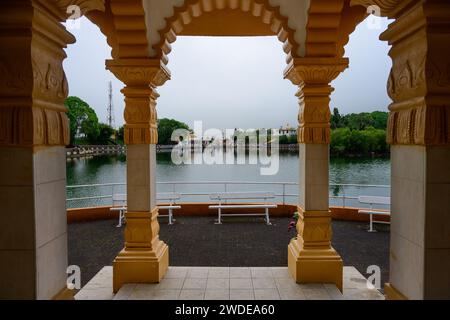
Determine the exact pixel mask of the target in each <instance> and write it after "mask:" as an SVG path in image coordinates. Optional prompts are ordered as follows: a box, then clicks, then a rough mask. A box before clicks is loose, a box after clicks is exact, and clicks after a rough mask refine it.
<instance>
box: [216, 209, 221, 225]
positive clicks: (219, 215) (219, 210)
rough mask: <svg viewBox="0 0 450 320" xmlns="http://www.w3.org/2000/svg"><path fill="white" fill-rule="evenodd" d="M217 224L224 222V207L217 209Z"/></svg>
mask: <svg viewBox="0 0 450 320" xmlns="http://www.w3.org/2000/svg"><path fill="white" fill-rule="evenodd" d="M216 224H222V209H220V208H219V209H217V222H216Z"/></svg>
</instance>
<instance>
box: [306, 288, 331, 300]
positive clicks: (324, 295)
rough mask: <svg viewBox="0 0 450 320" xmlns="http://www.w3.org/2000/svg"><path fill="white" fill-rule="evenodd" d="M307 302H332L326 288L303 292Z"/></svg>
mask: <svg viewBox="0 0 450 320" xmlns="http://www.w3.org/2000/svg"><path fill="white" fill-rule="evenodd" d="M302 292H303V294H304V295H305V297H306V299H307V300H332V299H331V296H330V295H329V294H328V291H327V290H326V289H325V288H322V289H304V290H302Z"/></svg>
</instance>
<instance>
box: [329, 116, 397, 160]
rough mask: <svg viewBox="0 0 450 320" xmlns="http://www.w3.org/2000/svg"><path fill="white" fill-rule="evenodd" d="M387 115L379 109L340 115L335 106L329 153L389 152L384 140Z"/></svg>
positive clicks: (367, 153)
mask: <svg viewBox="0 0 450 320" xmlns="http://www.w3.org/2000/svg"><path fill="white" fill-rule="evenodd" d="M388 116H389V114H388V113H387V112H381V111H375V112H371V113H367V112H364V113H352V114H348V115H341V114H340V113H339V110H338V109H337V108H335V109H334V110H333V114H332V116H331V129H332V130H331V146H330V150H331V154H332V155H335V156H353V155H369V154H376V155H386V154H389V151H390V149H389V145H388V144H387V142H386V129H387V122H388Z"/></svg>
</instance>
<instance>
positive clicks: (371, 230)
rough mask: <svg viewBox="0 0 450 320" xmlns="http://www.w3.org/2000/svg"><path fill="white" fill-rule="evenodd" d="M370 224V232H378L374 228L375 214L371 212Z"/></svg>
mask: <svg viewBox="0 0 450 320" xmlns="http://www.w3.org/2000/svg"><path fill="white" fill-rule="evenodd" d="M369 216H370V226H369V230H368V232H377V230H374V229H373V214H370V215H369Z"/></svg>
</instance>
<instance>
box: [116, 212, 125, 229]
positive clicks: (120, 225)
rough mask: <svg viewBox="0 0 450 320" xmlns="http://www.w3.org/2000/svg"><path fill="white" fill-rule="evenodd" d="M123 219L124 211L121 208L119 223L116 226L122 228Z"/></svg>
mask: <svg viewBox="0 0 450 320" xmlns="http://www.w3.org/2000/svg"><path fill="white" fill-rule="evenodd" d="M122 220H123V211H122V210H120V211H119V224H118V225H117V226H116V227H117V228H121V227H122Z"/></svg>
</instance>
